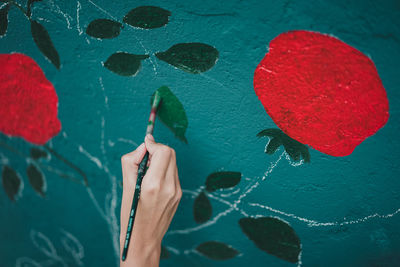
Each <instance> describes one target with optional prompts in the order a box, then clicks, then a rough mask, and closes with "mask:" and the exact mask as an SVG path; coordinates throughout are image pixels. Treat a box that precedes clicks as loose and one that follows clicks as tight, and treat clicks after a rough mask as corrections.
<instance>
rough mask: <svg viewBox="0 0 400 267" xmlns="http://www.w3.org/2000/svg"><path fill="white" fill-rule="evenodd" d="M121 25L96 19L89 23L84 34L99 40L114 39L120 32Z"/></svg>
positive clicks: (112, 21) (108, 20)
mask: <svg viewBox="0 0 400 267" xmlns="http://www.w3.org/2000/svg"><path fill="white" fill-rule="evenodd" d="M121 28H122V24H121V23H119V22H118V21H114V20H110V19H96V20H93V21H92V22H90V23H89V25H88V27H87V28H86V34H87V35H90V36H92V37H94V38H99V39H111V38H115V37H117V36H118V35H119V33H120V32H121Z"/></svg>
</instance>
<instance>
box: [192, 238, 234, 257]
mask: <svg viewBox="0 0 400 267" xmlns="http://www.w3.org/2000/svg"><path fill="white" fill-rule="evenodd" d="M196 250H197V251H198V252H200V253H201V254H203V255H204V256H206V257H207V258H210V259H212V260H228V259H231V258H234V257H235V256H236V255H238V254H239V251H237V250H236V249H234V248H232V247H231V246H228V245H226V244H224V243H221V242H218V241H208V242H204V243H202V244H200V245H198V246H197V248H196Z"/></svg>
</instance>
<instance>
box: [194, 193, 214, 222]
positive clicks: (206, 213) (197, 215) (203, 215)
mask: <svg viewBox="0 0 400 267" xmlns="http://www.w3.org/2000/svg"><path fill="white" fill-rule="evenodd" d="M193 215H194V220H195V221H196V222H197V223H204V222H206V221H208V220H209V219H210V218H211V215H212V206H211V203H210V200H208V197H207V195H206V194H205V193H204V192H201V193H200V194H199V195H198V196H197V197H196V199H195V200H194V204H193Z"/></svg>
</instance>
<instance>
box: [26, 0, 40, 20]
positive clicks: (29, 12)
mask: <svg viewBox="0 0 400 267" xmlns="http://www.w3.org/2000/svg"><path fill="white" fill-rule="evenodd" d="M41 1H42V0H28V3H27V4H26V14H27V16H28V17H31V15H32V5H33V3H34V2H41Z"/></svg>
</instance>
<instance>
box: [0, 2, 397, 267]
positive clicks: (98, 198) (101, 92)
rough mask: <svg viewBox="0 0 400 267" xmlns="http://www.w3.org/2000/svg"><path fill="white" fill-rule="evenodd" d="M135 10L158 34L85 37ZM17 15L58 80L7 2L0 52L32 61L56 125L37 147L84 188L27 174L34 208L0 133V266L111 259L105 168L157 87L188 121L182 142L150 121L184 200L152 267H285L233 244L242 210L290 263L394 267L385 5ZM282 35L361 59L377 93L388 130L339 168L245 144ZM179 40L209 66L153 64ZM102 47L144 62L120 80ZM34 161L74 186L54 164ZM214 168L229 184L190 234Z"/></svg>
mask: <svg viewBox="0 0 400 267" xmlns="http://www.w3.org/2000/svg"><path fill="white" fill-rule="evenodd" d="M18 2H19V3H21V4H24V2H25V1H18ZM149 4H151V5H154V6H159V7H162V8H165V9H167V10H169V11H171V13H172V15H171V17H170V19H169V23H168V24H167V25H166V26H165V27H162V28H157V29H152V30H141V29H135V28H131V27H129V26H128V25H124V27H123V29H122V30H121V33H120V35H119V36H118V37H116V38H113V39H104V40H98V39H95V38H92V37H90V36H88V35H87V34H86V33H85V29H86V27H87V25H88V24H89V23H90V22H91V21H92V20H94V19H98V18H108V19H113V20H118V21H121V20H122V18H123V17H124V15H125V14H126V13H127V12H128V11H129V10H131V9H132V8H135V7H137V6H141V5H149ZM33 17H34V18H36V19H37V20H38V21H39V22H40V23H42V24H43V25H44V26H45V27H46V29H47V30H48V32H49V35H50V37H51V39H52V41H53V44H54V46H55V48H56V49H57V51H58V53H59V56H60V60H61V68H60V70H57V69H56V68H55V67H54V66H53V65H52V64H51V63H50V62H49V61H47V60H46V59H45V58H44V57H43V55H42V54H41V52H40V51H39V49H38V48H37V47H36V45H35V43H34V42H33V40H32V37H31V32H30V25H29V22H28V20H27V19H26V18H25V17H24V16H23V14H22V13H21V12H20V10H18V9H17V8H15V7H14V8H12V9H11V10H10V11H9V27H8V31H7V34H6V35H5V36H3V37H2V38H0V52H1V53H11V52H19V53H24V54H26V55H28V56H30V57H32V58H33V59H34V60H35V61H36V62H37V63H38V64H39V66H40V67H41V68H42V69H43V70H44V72H45V74H46V77H47V78H48V79H49V80H50V81H51V82H52V83H53V85H54V87H55V89H56V92H57V95H58V98H59V107H58V111H59V115H58V117H59V119H60V121H61V124H62V130H61V132H60V133H59V134H58V135H57V136H55V137H54V138H52V139H51V141H49V143H48V145H49V146H50V147H52V148H53V149H54V150H55V151H57V152H58V153H59V154H61V155H62V156H63V157H64V158H66V159H68V160H69V161H71V162H73V163H74V164H75V165H76V166H78V167H79V168H80V169H81V170H82V171H83V172H84V173H85V174H86V176H87V177H88V182H89V186H88V187H86V186H84V185H82V184H81V183H79V182H78V183H76V182H73V181H71V180H70V179H63V178H61V177H60V176H59V175H57V174H55V173H54V172H51V171H49V170H48V169H43V170H42V171H43V173H44V175H45V179H46V184H47V190H46V193H45V197H44V198H42V197H40V196H39V195H38V194H36V193H35V191H34V190H33V189H32V187H31V186H30V185H29V182H28V179H27V177H26V171H25V170H26V167H27V159H26V158H24V157H23V156H22V157H21V155H20V154H17V153H15V152H13V151H12V150H18V151H20V152H21V153H22V155H28V154H29V150H30V149H31V148H32V147H34V145H32V144H30V143H28V142H26V141H24V140H23V139H21V138H17V137H7V136H6V135H4V134H0V140H1V142H2V144H3V146H1V147H0V156H1V158H0V159H1V163H2V164H3V165H5V164H7V165H9V166H11V167H12V168H13V169H15V170H16V171H17V173H19V175H20V176H21V178H22V181H23V183H24V187H23V189H22V191H21V194H20V196H19V199H18V200H17V201H16V202H12V201H10V199H9V198H8V197H7V195H6V194H5V193H4V190H0V218H1V219H0V266H115V265H116V264H117V258H116V255H117V254H118V252H117V251H116V245H117V243H116V242H118V239H119V233H118V231H119V229H118V225H119V208H120V205H119V202H120V200H121V186H120V181H121V166H120V157H121V155H122V154H124V153H127V152H129V151H131V150H133V149H135V147H136V146H137V145H138V144H140V143H141V142H142V140H143V136H144V131H145V127H146V124H147V118H148V114H149V109H150V107H149V101H150V96H151V94H152V93H153V92H154V91H155V90H156V89H157V88H159V87H160V86H162V85H166V86H168V87H169V88H170V89H171V90H172V91H173V92H174V94H175V95H176V96H177V97H178V98H179V100H180V101H181V103H182V104H183V106H184V108H185V110H186V115H187V118H188V122H189V125H188V128H187V131H186V134H185V136H186V138H187V140H188V143H187V144H185V143H183V142H181V141H180V140H179V139H177V138H175V136H174V135H173V133H171V131H170V130H169V129H168V128H167V127H166V126H165V125H163V124H162V123H160V122H159V121H158V122H157V123H156V128H155V134H154V135H155V138H156V140H157V141H159V142H162V143H165V144H168V145H169V146H171V147H173V148H174V149H175V150H176V153H177V162H178V168H179V177H180V180H181V185H182V188H183V192H184V194H183V197H182V200H181V204H180V206H179V209H178V211H177V214H176V216H175V218H174V220H173V222H172V224H171V226H170V229H169V232H168V233H167V235H166V237H165V238H164V245H165V246H166V248H167V249H168V250H169V254H170V257H169V258H168V259H164V260H162V261H161V266H190V265H191V266H243V265H244V264H246V265H248V266H256V265H262V266H291V265H292V264H291V263H288V262H286V261H283V260H281V259H279V258H277V257H275V256H273V255H270V254H268V253H266V252H264V251H262V250H259V249H258V248H257V247H256V246H255V245H254V243H253V242H251V241H250V240H249V239H248V238H247V237H246V236H245V235H244V234H243V232H242V230H241V228H240V227H239V224H238V221H239V219H241V218H242V217H243V216H244V215H243V214H247V215H251V216H256V215H262V216H273V217H278V218H280V219H281V220H284V221H286V222H288V223H289V224H290V225H291V227H292V228H293V229H294V230H295V232H296V233H297V235H298V237H299V238H300V240H301V244H302V253H301V263H302V264H303V265H304V266H396V265H397V266H398V265H399V262H400V256H399V255H400V253H399V252H400V231H399V229H400V214H398V213H400V211H399V209H400V190H399V189H400V180H399V179H398V177H399V176H400V171H399V167H398V161H399V159H400V141H399V139H398V133H399V131H400V123H399V122H400V113H399V106H400V95H399V92H400V78H399V77H400V76H399V73H398V72H399V62H400V39H399V38H400V19H399V18H400V3H399V2H398V1H361V0H360V1H240V0H235V1H175V0H173V1H172V0H171V1H157V0H155V1H151V3H149V2H148V1H103V0H93V1H91V0H79V1H61V0H56V1H53V0H45V1H43V2H38V3H35V5H34V7H33ZM294 29H305V30H312V31H317V32H322V33H327V34H332V35H334V36H336V37H337V38H339V39H341V40H343V41H344V42H346V43H348V44H349V45H351V46H353V47H355V48H357V49H358V50H360V51H361V52H363V53H364V54H366V55H368V56H370V57H371V58H372V60H373V61H374V63H375V65H376V67H377V70H378V73H379V75H380V77H381V79H382V81H383V85H384V87H385V88H386V92H387V95H388V99H389V104H390V110H389V112H390V118H389V121H388V122H387V124H386V125H385V126H384V127H383V128H382V129H381V130H379V131H378V132H377V134H376V135H374V136H372V137H370V138H368V139H367V140H366V141H365V142H363V143H362V144H361V145H360V146H358V147H357V148H356V149H355V151H354V152H353V153H352V154H351V155H349V156H347V157H342V158H336V157H332V156H328V155H325V154H322V153H320V152H318V151H316V150H313V149H310V150H309V151H310V154H311V162H310V163H302V162H301V164H295V163H294V162H293V161H291V160H290V159H288V158H287V157H286V154H284V151H283V149H282V148H280V150H279V151H278V152H277V153H275V154H274V155H267V154H265V153H264V148H265V145H266V143H267V139H259V138H257V137H256V134H257V133H258V132H259V131H261V130H263V129H265V128H276V126H275V124H274V123H273V121H272V120H271V118H270V117H269V116H268V115H267V114H266V112H265V110H264V108H263V106H262V105H261V103H260V101H259V100H258V98H257V96H256V95H255V93H254V89H253V73H254V70H255V68H256V66H257V64H258V63H259V62H260V61H261V59H262V58H263V57H264V55H265V53H266V52H267V47H268V43H269V42H270V41H271V40H272V39H273V38H274V37H276V36H277V35H279V34H280V33H282V32H285V31H288V30H294ZM185 42H201V43H206V44H209V45H212V46H213V47H215V48H216V49H217V50H218V51H219V60H218V62H217V63H216V65H215V66H214V67H213V68H212V69H210V70H209V71H207V72H204V73H201V74H189V73H186V72H183V71H181V70H179V69H175V68H173V67H172V66H170V65H168V64H167V63H165V62H163V61H160V60H158V59H157V58H156V57H155V56H154V53H156V52H159V51H165V50H167V49H168V48H169V47H171V46H172V45H174V44H176V43H185ZM116 51H126V52H130V53H133V54H150V58H149V59H146V60H143V61H142V68H141V70H140V71H139V73H138V74H137V75H136V76H135V77H123V76H119V75H116V74H115V73H113V72H111V71H109V70H108V69H106V68H105V67H103V66H102V62H104V61H105V60H106V59H107V58H108V57H109V56H110V55H111V54H112V53H114V52H116ZM0 119H1V118H0ZM5 144H6V145H5ZM6 147H8V148H10V147H11V148H13V149H8V148H6ZM41 162H42V163H41V164H42V165H44V166H49V167H50V168H52V170H58V171H60V172H62V173H66V174H68V175H69V176H72V177H75V178H76V179H78V181H81V180H82V177H81V176H80V175H79V173H78V172H77V171H76V170H74V169H72V168H71V167H69V166H68V165H66V164H65V163H64V162H63V161H62V160H60V159H57V158H56V157H55V156H54V155H53V156H51V158H50V159H47V160H46V159H42V160H41ZM221 170H226V171H238V172H241V173H242V179H241V181H240V183H239V184H238V185H237V186H236V187H235V188H233V189H226V190H219V191H216V192H213V193H210V195H209V199H210V201H211V204H212V207H213V214H212V218H211V219H210V220H209V221H207V222H206V223H204V224H197V223H196V222H195V221H194V219H193V202H194V198H195V196H196V195H197V194H198V192H199V191H200V190H201V188H202V186H204V182H205V181H206V178H207V176H208V175H209V174H210V173H212V172H216V171H221ZM266 172H268V175H267V177H266V179H265V180H262V177H263V176H264V173H266ZM255 183H259V184H258V185H257V186H255V188H254V190H252V191H251V192H249V193H248V194H247V195H245V196H244V193H246V192H247V191H249V190H248V189H249V186H251V185H253V184H255ZM239 198H240V199H241V201H240V203H238V204H237V205H236V206H234V207H237V208H232V205H233V204H234V203H235V201H236V200H238V199H239ZM96 205H98V206H96ZM262 207H264V208H262ZM375 214H379V215H375ZM311 221H316V223H314V224H310V222H311ZM324 223H327V224H324ZM209 240H217V241H220V242H223V243H225V244H229V245H230V246H232V247H233V248H235V249H236V250H238V251H239V252H240V254H239V255H238V256H236V257H234V258H233V259H229V260H225V261H214V260H210V259H207V258H206V257H204V256H202V255H200V254H199V253H197V252H196V251H195V250H194V249H195V248H196V247H197V245H199V244H200V243H202V242H205V241H209ZM23 262H25V263H26V264H27V262H30V265H23V264H22V263H23ZM18 263H21V264H20V265H18Z"/></svg>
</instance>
